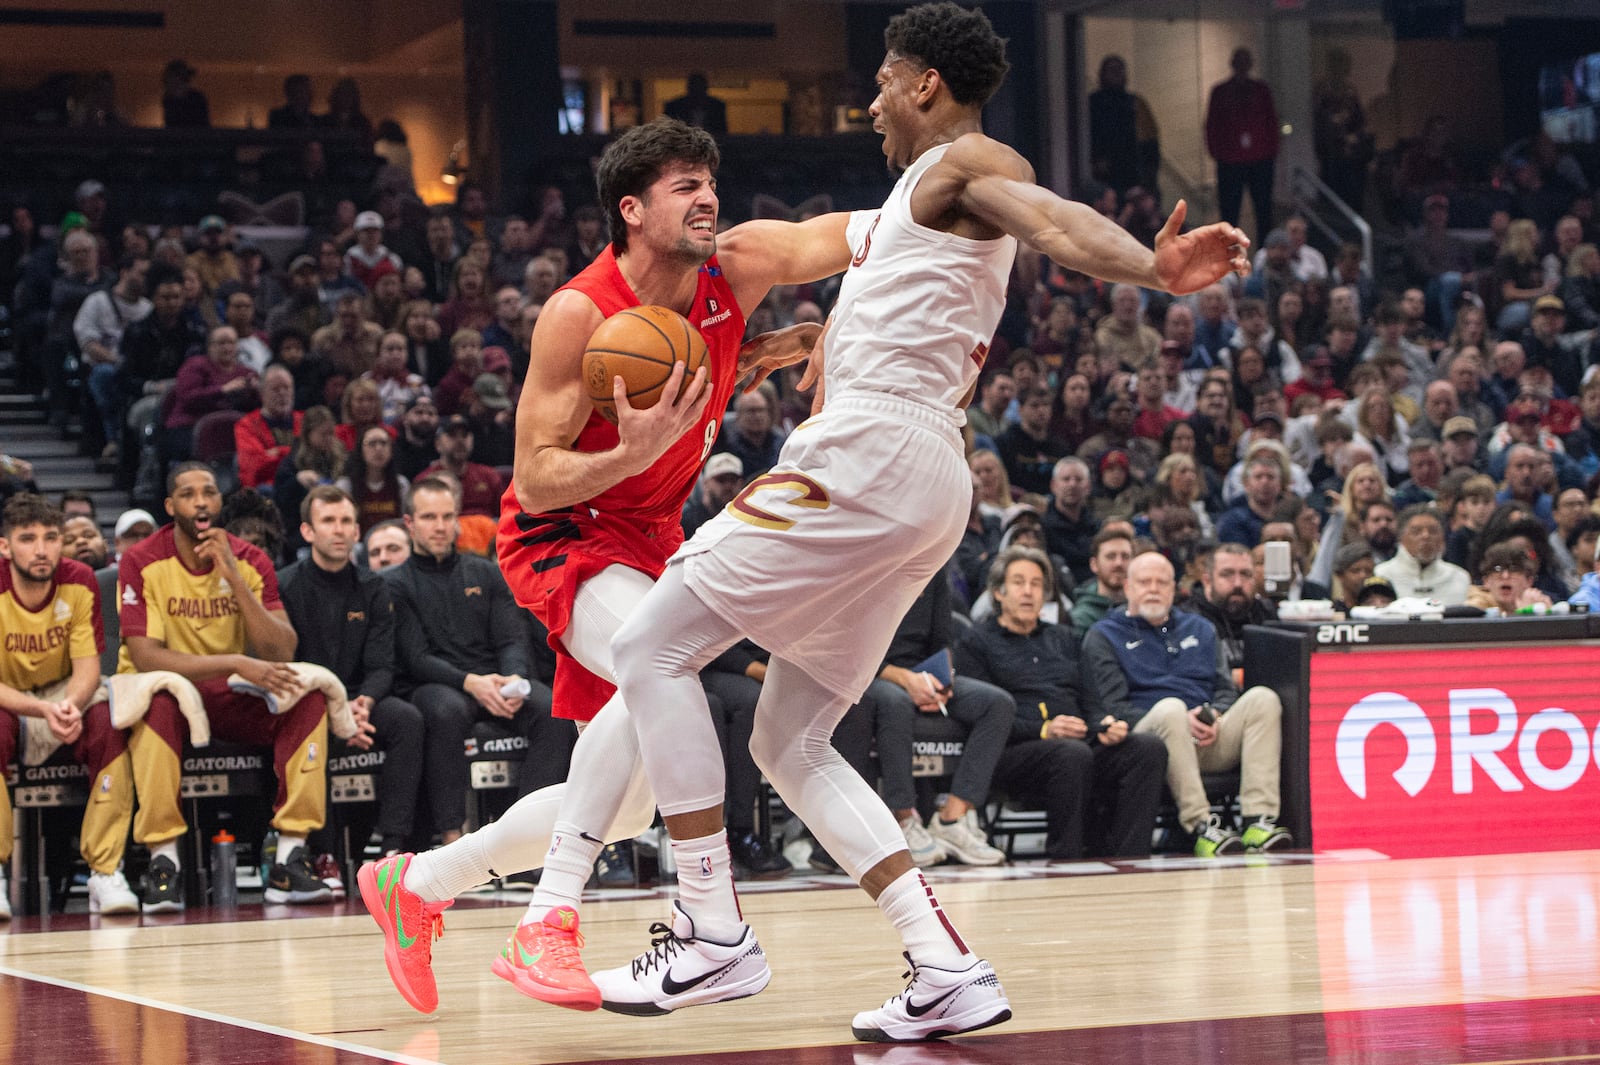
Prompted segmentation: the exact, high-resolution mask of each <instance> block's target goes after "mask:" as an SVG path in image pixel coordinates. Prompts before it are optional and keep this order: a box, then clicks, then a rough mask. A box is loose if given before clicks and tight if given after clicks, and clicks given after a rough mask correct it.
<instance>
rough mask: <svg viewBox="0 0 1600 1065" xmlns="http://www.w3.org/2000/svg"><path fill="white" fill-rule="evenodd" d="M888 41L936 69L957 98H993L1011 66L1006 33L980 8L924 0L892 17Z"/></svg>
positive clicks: (982, 101) (887, 44)
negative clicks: (996, 31)
mask: <svg viewBox="0 0 1600 1065" xmlns="http://www.w3.org/2000/svg"><path fill="white" fill-rule="evenodd" d="M883 44H884V47H885V48H887V49H888V50H889V51H891V52H894V53H895V54H896V55H900V56H904V57H905V58H907V59H912V60H915V61H917V62H919V63H922V64H923V69H924V70H926V69H929V68H932V69H933V70H937V71H938V72H939V76H940V78H942V79H943V80H944V83H945V84H946V85H948V86H949V87H950V95H951V96H953V97H955V101H956V103H958V104H978V105H980V106H981V105H983V104H986V103H988V102H989V97H991V96H993V95H994V93H995V90H996V89H998V88H1000V83H1001V82H1002V81H1004V80H1005V77H1006V71H1008V70H1010V69H1011V64H1010V63H1008V62H1006V42H1005V38H1003V37H1000V36H998V35H997V34H996V33H995V32H994V27H993V26H992V25H990V24H989V19H988V16H986V15H985V14H984V13H983V11H982V10H981V9H980V8H973V9H972V10H971V11H968V10H967V9H966V8H964V7H961V6H959V5H957V4H953V3H949V2H942V3H936V4H921V5H919V6H917V7H914V8H911V9H910V10H909V11H905V12H902V13H901V14H898V15H896V16H895V17H894V18H892V19H890V20H889V28H888V29H886V30H884V31H883Z"/></svg>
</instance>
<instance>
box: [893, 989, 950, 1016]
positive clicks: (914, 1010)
mask: <svg viewBox="0 0 1600 1065" xmlns="http://www.w3.org/2000/svg"><path fill="white" fill-rule="evenodd" d="M960 990H961V988H959V987H953V988H951V989H950V990H949V991H946V992H945V993H944V994H942V995H940V996H939V997H938V998H934V999H929V1000H928V1001H927V1002H924V1003H923V1004H922V1005H920V1006H919V1005H917V1004H916V1003H915V1002H912V1001H911V1000H910V999H909V998H908V999H906V1012H907V1013H909V1014H911V1016H913V1017H921V1016H923V1015H924V1014H926V1013H928V1012H929V1011H930V1010H934V1009H937V1008H938V1006H939V1003H941V1002H943V1001H945V1000H946V999H948V998H949V997H950V996H951V995H953V994H955V993H956V992H957V991H960Z"/></svg>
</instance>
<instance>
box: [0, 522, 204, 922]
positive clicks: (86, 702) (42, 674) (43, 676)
mask: <svg viewBox="0 0 1600 1065" xmlns="http://www.w3.org/2000/svg"><path fill="white" fill-rule="evenodd" d="M62 524H63V522H62V518H61V511H59V510H57V509H56V507H55V505H54V504H53V503H51V502H49V501H48V500H46V499H45V498H44V497H43V496H37V495H32V494H27V493H25V494H22V495H16V496H12V497H11V499H10V500H8V501H7V502H6V506H5V510H4V512H3V515H0V555H3V556H4V558H5V561H4V563H3V564H0V634H3V635H0V711H3V712H0V766H4V765H5V764H6V763H8V762H10V761H11V760H12V759H13V758H14V757H16V756H17V755H18V753H19V750H22V749H26V748H27V747H28V746H37V745H39V744H40V743H44V744H46V745H53V744H59V745H62V746H67V747H70V748H71V749H72V754H73V757H74V758H76V759H77V760H78V761H79V762H80V763H82V764H83V765H84V766H86V767H88V769H89V775H90V779H91V781H92V784H91V790H90V794H89V804H88V807H87V809H85V810H84V813H83V827H82V829H81V830H80V832H79V848H80V849H81V851H82V853H83V860H84V861H86V862H88V863H89V912H90V913H99V914H112V913H138V912H139V900H138V898H137V897H136V896H135V895H134V894H133V892H132V890H130V889H129V887H128V881H127V880H126V879H125V878H124V877H123V875H122V852H123V849H124V847H126V846H127V842H128V822H129V820H130V819H131V818H132V817H133V790H134V786H133V773H132V769H131V767H130V765H129V760H128V751H127V743H126V740H125V738H124V736H123V734H122V733H121V732H120V731H118V730H117V729H115V728H113V727H112V726H111V708H110V706H109V704H107V702H106V701H105V698H104V695H103V692H102V689H101V686H100V652H101V651H102V650H104V648H105V642H106V641H105V631H104V629H103V628H102V627H101V621H100V588H99V585H98V584H97V583H96V582H95V577H94V571H93V570H91V569H90V568H89V567H88V566H85V565H84V564H83V563H81V562H77V561H74V560H73V559H70V558H62V557H61V526H62ZM159 698H160V699H163V700H166V701H167V702H169V703H170V702H172V697H171V696H170V695H161V696H159ZM172 707H173V709H174V710H176V708H177V704H176V703H172ZM24 722H26V725H24ZM25 727H26V728H27V729H28V730H29V731H33V730H35V729H38V730H40V734H39V735H37V736H35V742H34V744H28V743H26V742H24V736H23V729H24V728H25ZM46 736H48V739H46ZM12 845H13V839H12V816H11V798H10V796H9V794H8V793H7V791H6V789H5V786H4V785H3V784H0V917H4V918H10V916H11V907H10V904H9V901H8V899H7V894H6V890H5V888H6V881H5V866H6V864H7V863H9V862H10V860H11V850H12Z"/></svg>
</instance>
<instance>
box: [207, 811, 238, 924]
mask: <svg viewBox="0 0 1600 1065" xmlns="http://www.w3.org/2000/svg"><path fill="white" fill-rule="evenodd" d="M237 876H238V854H237V848H236V846H235V843H234V839H233V836H232V834H230V833H229V832H228V830H227V829H223V830H222V831H220V832H218V833H217V834H216V835H215V836H213V837H211V902H212V905H214V906H218V907H220V908H222V909H232V908H233V907H234V906H237V905H238V904H239V884H238V880H237Z"/></svg>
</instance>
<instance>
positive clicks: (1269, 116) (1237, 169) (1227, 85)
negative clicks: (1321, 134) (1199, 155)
mask: <svg viewBox="0 0 1600 1065" xmlns="http://www.w3.org/2000/svg"><path fill="white" fill-rule="evenodd" d="M1254 64H1255V57H1254V56H1252V55H1251V54H1250V49H1248V48H1235V49H1234V50H1233V58H1232V59H1231V60H1229V61H1228V65H1229V66H1231V67H1232V68H1233V77H1231V78H1229V79H1228V80H1227V81H1222V82H1218V83H1217V84H1216V85H1214V86H1212V88H1211V100H1210V102H1209V103H1207V105H1206V150H1207V151H1209V152H1210V153H1211V157H1212V158H1213V159H1215V160H1216V161H1217V206H1218V209H1219V210H1220V211H1221V212H1222V219H1223V221H1225V222H1228V223H1230V224H1232V225H1238V224H1239V209H1240V207H1241V206H1242V205H1243V203H1244V190H1245V187H1246V186H1249V189H1250V205H1251V206H1252V207H1253V208H1255V212H1256V234H1257V239H1259V238H1260V234H1263V233H1266V232H1267V231H1268V230H1269V229H1271V228H1272V171H1273V165H1274V163H1275V162H1276V161H1277V158H1278V109H1277V108H1276V107H1275V106H1273V103H1272V90H1271V89H1269V88H1267V83H1266V82H1264V81H1261V80H1259V79H1257V78H1252V77H1251V76H1250V68H1251V67H1252V66H1253V65H1254Z"/></svg>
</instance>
